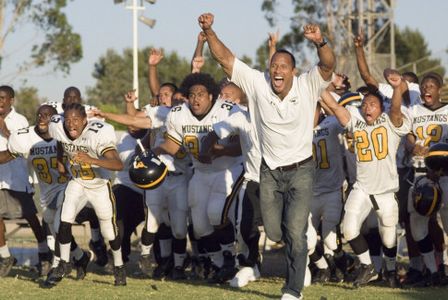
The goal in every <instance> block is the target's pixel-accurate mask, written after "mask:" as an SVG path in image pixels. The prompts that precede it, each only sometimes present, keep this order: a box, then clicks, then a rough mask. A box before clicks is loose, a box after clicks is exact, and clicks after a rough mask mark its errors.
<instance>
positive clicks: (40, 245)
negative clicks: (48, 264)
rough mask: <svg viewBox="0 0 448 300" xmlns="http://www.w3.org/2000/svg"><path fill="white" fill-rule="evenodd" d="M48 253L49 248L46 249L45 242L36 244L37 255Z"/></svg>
mask: <svg viewBox="0 0 448 300" xmlns="http://www.w3.org/2000/svg"><path fill="white" fill-rule="evenodd" d="M48 251H50V248H48V244H47V241H46V240H45V241H44V242H40V243H37V252H39V253H47V252H48Z"/></svg>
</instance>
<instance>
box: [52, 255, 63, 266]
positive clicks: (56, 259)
mask: <svg viewBox="0 0 448 300" xmlns="http://www.w3.org/2000/svg"><path fill="white" fill-rule="evenodd" d="M60 260H61V258H60V257H59V256H56V255H55V256H53V265H52V266H51V267H52V268H56V267H57V266H58V265H59V261H60Z"/></svg>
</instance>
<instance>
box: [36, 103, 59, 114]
mask: <svg viewBox="0 0 448 300" xmlns="http://www.w3.org/2000/svg"><path fill="white" fill-rule="evenodd" d="M42 108H47V109H49V110H50V111H51V114H52V115H57V114H58V110H57V109H56V108H55V107H54V106H52V105H48V104H42V105H41V106H39V108H38V109H37V111H39V110H41V109H42Z"/></svg>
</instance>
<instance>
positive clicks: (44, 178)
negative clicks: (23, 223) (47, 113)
mask: <svg viewBox="0 0 448 300" xmlns="http://www.w3.org/2000/svg"><path fill="white" fill-rule="evenodd" d="M8 150H9V152H11V154H12V155H14V156H19V157H24V158H26V159H28V161H29V163H30V165H32V166H33V169H34V172H35V174H36V176H37V178H38V182H39V189H40V202H41V204H42V206H43V207H46V206H48V205H49V204H50V203H51V201H53V200H54V197H55V195H56V194H57V193H59V192H60V191H62V190H64V189H65V186H66V183H67V178H66V177H65V176H63V175H61V174H59V172H58V169H57V153H56V140H55V139H51V140H44V139H42V138H41V137H40V136H39V135H38V134H37V133H36V131H35V126H31V127H28V128H22V129H19V130H17V131H14V132H12V133H11V135H10V136H9V139H8Z"/></svg>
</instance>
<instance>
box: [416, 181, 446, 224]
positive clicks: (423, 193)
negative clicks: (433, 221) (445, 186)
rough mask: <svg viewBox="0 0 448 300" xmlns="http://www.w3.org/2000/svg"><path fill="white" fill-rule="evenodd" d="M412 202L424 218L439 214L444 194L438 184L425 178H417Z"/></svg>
mask: <svg viewBox="0 0 448 300" xmlns="http://www.w3.org/2000/svg"><path fill="white" fill-rule="evenodd" d="M412 202H413V205H414V208H415V210H416V211H417V213H419V214H420V215H422V216H427V217H429V216H431V215H434V214H435V213H437V211H438V210H439V208H440V205H441V204H442V192H441V190H440V187H439V185H438V183H434V182H433V181H431V180H430V179H428V178H426V177H425V176H421V177H419V178H417V180H416V182H415V185H414V190H413V192H412Z"/></svg>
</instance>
